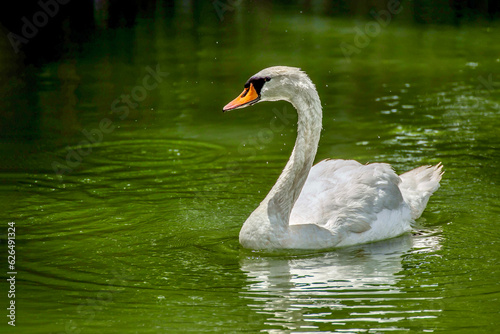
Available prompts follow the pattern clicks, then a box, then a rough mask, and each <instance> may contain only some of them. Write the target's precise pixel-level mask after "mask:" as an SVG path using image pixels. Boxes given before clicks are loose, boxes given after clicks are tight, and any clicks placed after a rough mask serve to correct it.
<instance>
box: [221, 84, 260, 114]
mask: <svg viewBox="0 0 500 334" xmlns="http://www.w3.org/2000/svg"><path fill="white" fill-rule="evenodd" d="M258 100H259V94H257V91H256V90H255V88H254V87H253V84H252V83H251V84H250V86H249V87H248V88H245V89H244V90H243V93H241V94H240V96H238V97H237V98H235V99H234V100H232V101H231V102H229V103H228V104H226V106H225V107H224V108H223V109H222V111H228V110H233V109H237V108H243V107H247V106H249V105H252V104H253V103H252V102H254V103H255V102H257V101H258Z"/></svg>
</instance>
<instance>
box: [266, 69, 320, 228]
mask: <svg viewBox="0 0 500 334" xmlns="http://www.w3.org/2000/svg"><path fill="white" fill-rule="evenodd" d="M289 101H290V102H291V103H292V105H293V106H294V107H295V109H297V113H298V124H297V140H296V141H295V147H294V148H293V151H292V154H291V156H290V159H289V160H288V163H287V164H286V166H285V168H284V169H283V172H282V173H281V175H280V176H279V178H278V181H276V184H275V185H274V187H273V188H272V189H271V191H270V192H269V194H268V195H267V197H266V199H265V200H264V202H267V204H268V210H267V211H268V216H269V219H270V223H271V224H272V225H282V226H276V227H280V228H284V229H286V227H287V226H288V223H289V218H290V213H291V211H292V208H293V205H294V204H295V201H296V200H297V198H298V197H299V195H300V192H301V191H302V187H303V186H304V183H305V182H306V179H307V176H308V174H309V170H310V169H311V167H312V164H313V161H314V158H315V156H316V151H317V148H318V142H319V139H320V135H321V128H322V125H321V124H322V123H321V119H322V109H321V101H320V99H319V96H318V93H317V91H316V89H315V87H314V84H313V83H312V82H311V81H310V80H309V79H308V78H307V82H305V83H304V82H303V83H302V84H301V85H300V86H298V87H297V89H296V91H295V92H294V95H293V97H291V98H290V99H289Z"/></svg>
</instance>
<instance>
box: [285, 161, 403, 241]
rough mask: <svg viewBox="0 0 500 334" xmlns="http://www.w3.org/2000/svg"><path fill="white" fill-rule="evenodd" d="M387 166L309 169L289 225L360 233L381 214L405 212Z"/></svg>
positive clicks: (341, 164)
mask: <svg viewBox="0 0 500 334" xmlns="http://www.w3.org/2000/svg"><path fill="white" fill-rule="evenodd" d="M400 182H401V180H400V178H399V177H398V175H397V174H396V173H395V172H394V171H393V170H392V168H391V166H390V165H388V164H383V163H374V164H369V165H362V164H360V163H359V162H357V161H353V160H324V161H321V162H320V163H318V164H317V165H315V166H313V168H312V169H311V171H310V173H309V175H308V177H307V180H306V183H305V184H304V188H303V190H302V192H301V194H300V196H299V198H298V199H297V202H296V203H295V205H294V207H293V210H292V212H291V216H290V224H311V223H312V224H317V225H320V226H323V227H325V228H327V229H328V230H330V231H338V230H339V229H341V230H343V231H345V232H356V233H361V232H365V231H368V230H370V229H371V227H372V224H373V223H374V222H375V221H376V220H377V219H378V214H380V213H381V212H382V211H383V210H388V212H389V213H391V212H393V211H395V210H396V211H397V210H399V211H401V210H402V209H405V210H408V211H409V209H408V208H407V206H406V204H405V202H404V201H403V197H402V195H401V191H400V190H399V187H398V184H399V183H400Z"/></svg>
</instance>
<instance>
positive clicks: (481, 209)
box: [0, 4, 500, 334]
mask: <svg viewBox="0 0 500 334" xmlns="http://www.w3.org/2000/svg"><path fill="white" fill-rule="evenodd" d="M206 10H207V12H206V15H203V16H202V17H196V18H193V17H192V16H191V15H190V14H189V10H186V11H185V12H182V10H181V11H180V12H179V14H178V16H176V18H175V21H174V23H175V24H172V22H171V21H170V20H167V19H164V18H163V16H162V13H161V11H159V13H158V14H157V17H156V18H155V20H147V19H139V20H138V21H137V23H136V25H135V26H134V27H132V28H122V29H117V30H116V31H114V32H109V31H108V32H104V33H102V34H96V36H94V37H93V38H92V40H91V41H90V42H88V43H86V44H83V45H82V46H81V48H80V49H78V51H77V52H68V54H66V55H65V56H64V57H63V59H61V60H59V61H54V62H50V63H46V64H45V65H43V66H41V67H32V66H27V67H25V66H24V65H23V64H22V61H21V60H20V59H19V58H16V57H17V56H15V55H11V54H12V52H10V50H8V49H9V47H10V46H9V45H8V44H4V45H2V49H3V50H4V51H3V52H4V53H3V56H2V59H3V61H2V65H0V66H2V67H0V71H1V73H2V75H3V76H4V77H5V78H7V79H8V80H9V81H8V83H3V84H2V85H3V86H2V89H3V90H2V92H4V96H3V97H2V99H1V101H0V109H2V120H1V123H2V129H1V130H2V133H1V136H2V137H1V138H2V140H1V142H0V154H1V161H0V167H1V173H0V175H1V180H2V183H1V184H0V196H1V197H0V200H1V203H2V204H1V205H2V208H1V213H0V217H1V219H0V221H1V222H2V227H1V231H2V236H1V237H2V239H1V241H2V243H1V245H2V250H1V254H2V255H1V257H0V260H1V261H2V265H1V268H2V272H1V273H0V275H1V276H2V277H3V279H2V283H1V284H0V288H1V292H0V294H1V296H2V297H1V298H0V300H1V305H2V307H1V309H2V310H3V311H2V312H3V313H2V314H1V315H2V317H1V319H2V321H1V324H0V326H1V327H0V328H1V329H2V333H5V332H9V333H10V332H12V333H82V334H83V333H183V332H190V333H203V332H219V333H236V332H247V333H256V332H266V333H299V332H324V333H333V332H338V333H367V332H368V333H385V332H415V333H421V332H438V333H439V332H448V333H493V332H495V331H498V328H499V325H500V320H499V319H500V284H499V283H500V280H499V278H500V264H499V263H500V244H499V240H500V220H499V214H500V200H499V195H500V190H499V181H500V173H499V170H500V153H499V152H500V151H499V150H500V137H499V135H498V134H499V128H500V116H499V105H500V74H499V73H500V72H499V69H500V44H499V43H498V36H499V35H500V27H499V26H498V25H495V24H484V23H482V24H476V25H465V26H457V27H449V26H415V25H411V24H399V23H397V22H395V23H391V24H390V25H388V26H387V27H384V28H383V29H380V31H379V32H378V33H377V34H376V35H375V36H373V37H371V38H370V41H369V42H368V43H367V44H366V45H364V44H363V45H362V46H363V47H360V48H358V49H357V52H356V53H354V54H353V55H352V56H351V57H349V59H348V58H347V57H346V56H345V54H344V53H343V52H342V50H341V48H340V45H341V43H342V42H344V43H348V44H350V45H355V38H356V34H355V30H353V29H354V28H355V27H361V28H363V27H364V26H365V24H366V23H367V22H370V21H363V20H342V19H335V18H327V17H323V16H320V15H317V16H315V15H310V14H301V13H300V12H299V11H292V12H289V13H283V14H281V15H280V14H278V13H274V14H272V15H271V13H270V12H269V11H266V10H265V8H264V9H262V10H257V11H253V12H250V11H238V10H233V11H227V12H225V13H224V20H223V21H220V20H219V17H218V16H217V14H216V13H214V12H211V10H214V9H213V8H211V6H210V4H208V7H207V9H206ZM359 45H361V44H359V43H358V46H359ZM8 51H9V52H8ZM278 64H279V65H291V66H299V67H302V68H303V69H304V70H306V71H307V72H308V73H309V75H310V76H311V78H312V80H313V81H314V82H315V83H316V85H317V89H318V91H319V95H320V97H321V99H322V102H323V106H324V123H323V129H324V130H323V134H322V138H321V142H320V147H319V150H318V157H317V161H319V160H321V159H324V158H327V157H336V158H345V159H356V160H359V161H360V162H362V163H366V162H375V161H379V162H387V163H390V164H392V165H393V166H394V168H395V169H396V170H397V171H398V172H404V171H406V170H409V169H411V168H414V167H416V166H419V165H424V164H436V163H438V162H442V163H443V164H444V166H445V170H446V173H445V175H444V178H443V181H442V185H441V188H440V189H439V191H438V192H437V193H436V194H435V195H434V196H433V197H432V198H431V201H430V202H429V205H428V207H427V210H426V211H425V213H424V214H423V217H422V218H421V219H419V220H418V221H417V225H416V226H415V231H414V233H412V234H411V235H405V236H402V237H400V238H396V239H393V240H389V241H384V242H379V243H375V244H371V245H364V246H357V247H351V248H346V249H341V250H337V251H331V252H327V253H315V252H309V253H298V254H297V253H286V254H261V253H258V252H249V251H246V250H243V249H241V247H240V246H239V243H238V232H239V229H240V227H241V225H242V223H243V222H244V220H245V219H246V217H247V216H248V215H249V214H250V212H251V211H252V210H253V209H254V208H255V207H256V206H257V205H258V204H259V202H260V201H261V200H262V199H263V198H264V196H265V194H266V192H267V191H268V190H269V189H270V188H271V186H272V185H273V184H274V181H275V180H276V178H277V176H278V175H279V173H280V171H281V169H282V168H283V166H284V165H285V163H286V161H287V158H288V156H289V154H290V152H291V149H292V147H293V144H294V139H295V128H294V127H295V125H296V116H294V115H295V114H294V110H293V108H292V107H291V106H290V105H288V104H286V103H284V102H277V103H261V104H258V105H256V106H254V107H252V108H247V109H244V110H238V111H234V112H229V113H226V114H223V113H222V112H221V110H222V106H224V105H225V104H226V103H227V102H229V101H230V100H231V99H233V98H234V97H235V96H236V95H237V94H238V93H240V91H241V90H242V88H243V84H244V83H245V81H246V79H247V78H248V77H249V76H251V75H252V74H254V73H255V72H257V71H259V70H260V69H262V68H264V67H267V66H271V65H278ZM157 70H158V71H159V72H160V73H161V75H160V74H158V73H156V76H154V75H152V74H151V71H153V72H154V71H157ZM166 73H168V75H167V74H166ZM6 85H8V86H6ZM153 86H154V87H153ZM6 87H9V88H8V89H6ZM145 87H148V89H146V88H145ZM122 94H124V95H132V97H131V98H130V100H129V102H126V101H125V100H123V97H122ZM134 96H135V97H134ZM116 100H117V101H118V102H117V103H114V102H115V101H116ZM85 133H87V135H85ZM91 141H94V142H95V143H90V142H91ZM56 171H57V172H58V173H56ZM9 222H10V223H15V228H16V239H15V242H16V244H15V245H16V248H15V251H16V263H15V270H16V272H17V275H16V286H15V287H16V291H15V292H16V293H15V295H16V296H15V302H16V327H15V328H12V327H11V326H8V325H7V321H8V318H7V317H6V315H7V311H6V307H8V303H9V300H10V299H8V298H7V291H8V289H9V284H8V283H7V281H6V278H8V277H9V275H8V274H7V272H9V269H8V267H7V228H8V223H9Z"/></svg>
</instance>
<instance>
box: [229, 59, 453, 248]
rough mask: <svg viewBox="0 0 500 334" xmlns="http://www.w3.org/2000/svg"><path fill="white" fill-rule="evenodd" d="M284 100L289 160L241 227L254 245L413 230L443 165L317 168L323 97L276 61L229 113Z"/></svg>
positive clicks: (343, 163)
mask: <svg viewBox="0 0 500 334" xmlns="http://www.w3.org/2000/svg"><path fill="white" fill-rule="evenodd" d="M277 100H285V101H288V102H290V103H291V104H292V105H293V106H294V107H295V109H297V112H298V130H297V139H296V142H295V147H294V148H293V151H292V154H291V156H290V159H289V160H288V163H287V164H286V166H285V168H284V169H283V172H282V173H281V175H280V176H279V178H278V180H277V181H276V184H275V185H274V187H273V188H272V189H271V191H270V192H269V194H268V195H267V196H266V198H265V199H264V200H263V201H262V202H261V203H260V205H259V207H258V208H257V209H255V211H254V212H252V214H251V215H250V217H248V219H247V220H246V221H245V223H244V224H243V227H242V228H241V231H240V243H241V245H242V246H243V247H245V248H250V249H266V250H272V249H328V248H336V247H343V246H349V245H355V244H362V243H368V242H373V241H377V240H383V239H388V238H392V237H396V236H398V235H401V234H403V233H405V232H409V231H410V230H411V225H410V223H411V222H412V221H413V220H414V219H417V218H418V217H420V215H421V214H422V212H423V211H424V209H425V206H426V205H427V201H428V200H429V197H430V196H431V195H432V193H433V192H434V191H436V190H437V189H438V188H439V181H440V180H441V176H442V174H443V172H442V171H441V169H442V166H441V164H438V165H436V166H422V167H419V168H416V169H414V170H411V171H409V172H407V173H405V174H402V175H400V176H398V175H397V174H396V173H395V172H394V171H393V170H392V168H391V166H390V165H388V164H384V163H372V164H368V165H362V164H360V163H359V162H357V161H353V160H323V161H321V162H320V163H318V164H317V165H315V166H314V167H312V164H313V160H314V157H315V155H316V150H317V147H318V142H319V138H320V133H321V127H322V125H321V118H322V108H321V101H320V99H319V96H318V93H317V91H316V88H315V86H314V84H313V83H312V81H311V80H310V79H309V77H308V76H307V75H306V74H305V72H303V71H301V70H300V69H299V68H294V67H286V66H275V67H269V68H266V69H264V70H262V71H260V72H259V73H257V74H255V75H254V76H252V77H251V78H250V79H249V80H248V81H247V83H246V84H245V89H244V90H243V93H241V94H240V95H239V96H238V97H237V98H236V99H234V100H233V101H231V102H230V103H228V104H227V105H226V106H225V107H224V109H223V110H224V111H228V110H232V109H237V108H243V107H247V106H250V105H253V104H255V103H257V102H261V101H277Z"/></svg>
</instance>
